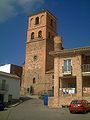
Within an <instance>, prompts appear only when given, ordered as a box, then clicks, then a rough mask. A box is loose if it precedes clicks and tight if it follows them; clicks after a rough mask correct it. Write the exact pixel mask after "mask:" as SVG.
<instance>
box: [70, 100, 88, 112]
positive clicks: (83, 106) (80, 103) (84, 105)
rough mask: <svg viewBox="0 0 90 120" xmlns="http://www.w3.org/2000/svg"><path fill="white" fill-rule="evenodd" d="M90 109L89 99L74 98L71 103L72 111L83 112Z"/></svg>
mask: <svg viewBox="0 0 90 120" xmlns="http://www.w3.org/2000/svg"><path fill="white" fill-rule="evenodd" d="M89 110H90V103H89V102H88V101H87V100H73V101H72V102H71V103H70V105H69V111H70V113H75V112H83V113H86V112H88V111H89Z"/></svg>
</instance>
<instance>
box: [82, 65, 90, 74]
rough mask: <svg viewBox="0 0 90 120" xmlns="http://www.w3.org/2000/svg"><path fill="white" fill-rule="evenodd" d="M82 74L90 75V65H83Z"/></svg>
mask: <svg viewBox="0 0 90 120" xmlns="http://www.w3.org/2000/svg"><path fill="white" fill-rule="evenodd" d="M82 72H89V73H90V64H83V65H82Z"/></svg>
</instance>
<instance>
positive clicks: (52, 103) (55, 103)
mask: <svg viewBox="0 0 90 120" xmlns="http://www.w3.org/2000/svg"><path fill="white" fill-rule="evenodd" d="M74 99H85V100H88V102H90V97H82V98H78V97H72V96H71V97H57V98H55V97H49V99H48V106H49V107H50V108H60V107H62V106H68V105H69V104H70V102H71V101H72V100H74Z"/></svg>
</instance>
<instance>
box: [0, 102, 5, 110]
mask: <svg viewBox="0 0 90 120" xmlns="http://www.w3.org/2000/svg"><path fill="white" fill-rule="evenodd" d="M4 108H5V104H4V103H2V102H0V110H4Z"/></svg>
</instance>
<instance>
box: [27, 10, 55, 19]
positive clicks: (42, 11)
mask: <svg viewBox="0 0 90 120" xmlns="http://www.w3.org/2000/svg"><path fill="white" fill-rule="evenodd" d="M44 12H47V13H49V14H50V15H51V16H53V17H54V18H55V19H56V17H55V16H54V15H53V14H52V13H51V12H50V11H48V10H44V9H42V10H41V11H39V12H36V13H33V14H31V15H28V17H31V16H34V15H37V14H40V13H44Z"/></svg>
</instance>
